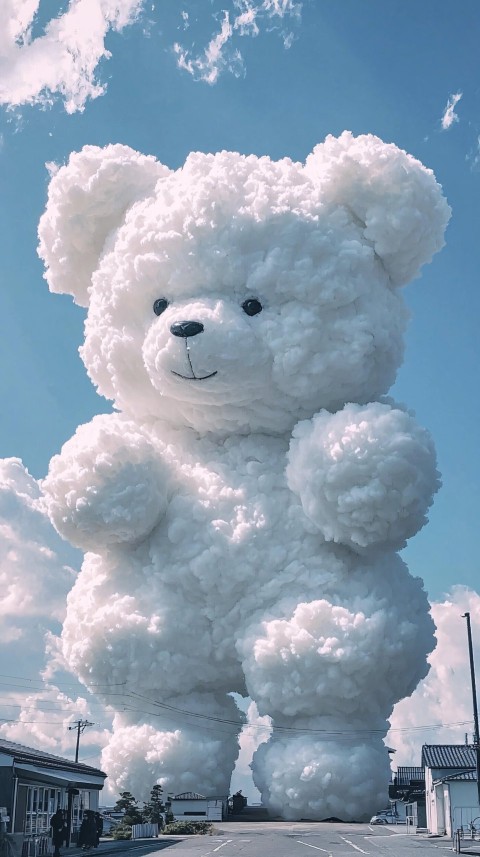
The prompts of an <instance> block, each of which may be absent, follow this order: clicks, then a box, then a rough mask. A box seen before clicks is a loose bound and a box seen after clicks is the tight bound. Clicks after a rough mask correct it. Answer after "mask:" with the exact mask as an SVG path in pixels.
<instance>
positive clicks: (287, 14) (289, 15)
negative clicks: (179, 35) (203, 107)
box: [173, 0, 302, 84]
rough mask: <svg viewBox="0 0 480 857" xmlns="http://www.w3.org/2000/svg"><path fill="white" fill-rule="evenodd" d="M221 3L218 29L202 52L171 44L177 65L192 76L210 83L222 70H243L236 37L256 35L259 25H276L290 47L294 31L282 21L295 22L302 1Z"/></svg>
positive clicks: (273, 26) (299, 13) (267, 0)
mask: <svg viewBox="0 0 480 857" xmlns="http://www.w3.org/2000/svg"><path fill="white" fill-rule="evenodd" d="M227 5H228V4H227ZM224 7H225V4H224V3H223V4H222V10H221V18H220V30H219V32H217V33H216V34H214V35H213V36H212V38H211V39H210V41H209V42H208V44H207V46H206V48H205V49H204V51H203V52H200V53H196V52H194V50H193V47H192V49H190V50H189V49H188V48H185V47H184V46H183V45H180V44H179V43H178V42H176V43H175V44H174V46H173V49H174V52H175V54H176V56H177V65H178V67H179V68H181V69H183V70H184V71H187V72H188V73H189V74H191V75H192V77H193V78H194V79H195V80H201V81H203V82H205V83H209V84H214V83H216V82H217V80H218V78H219V76H220V74H221V73H222V72H223V71H228V72H230V73H232V74H234V75H236V76H237V77H238V76H240V75H241V74H243V73H244V70H245V66H244V62H243V57H242V54H241V52H240V49H239V48H238V46H237V39H238V38H241V37H245V36H250V37H256V36H258V35H259V34H260V32H261V30H262V29H265V30H267V31H269V30H271V29H274V28H276V29H279V32H280V36H281V38H282V39H283V43H284V46H285V48H286V49H288V48H289V47H291V45H292V42H293V39H294V33H293V31H292V30H287V29H285V27H284V22H285V21H287V20H289V21H290V22H293V23H294V24H295V25H297V24H298V23H299V22H300V18H301V9H302V4H301V3H299V2H296V0H263V2H260V3H259V2H255V0H230V9H225V8H224ZM182 14H183V13H182ZM219 15H220V13H218V15H217V17H218V16H219Z"/></svg>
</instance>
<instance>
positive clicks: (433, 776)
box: [422, 744, 480, 836]
mask: <svg viewBox="0 0 480 857" xmlns="http://www.w3.org/2000/svg"><path fill="white" fill-rule="evenodd" d="M422 766H423V767H424V769H425V796H426V810H427V829H428V831H429V832H430V833H436V834H446V835H447V836H452V834H453V833H454V832H455V830H457V829H458V828H459V827H462V826H463V827H467V826H468V824H469V823H470V822H471V821H473V819H474V818H477V817H478V816H479V815H480V806H479V803H478V791H477V775H476V749H475V747H472V746H471V745H468V744H424V746H423V747H422Z"/></svg>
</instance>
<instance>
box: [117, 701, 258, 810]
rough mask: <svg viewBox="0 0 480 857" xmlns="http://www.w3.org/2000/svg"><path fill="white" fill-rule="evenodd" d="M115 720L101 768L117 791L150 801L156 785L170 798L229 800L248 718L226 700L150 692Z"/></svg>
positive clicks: (232, 702) (231, 702)
mask: <svg viewBox="0 0 480 857" xmlns="http://www.w3.org/2000/svg"><path fill="white" fill-rule="evenodd" d="M148 697H149V698H150V699H153V698H155V699H156V701H155V702H154V703H152V702H147V701H146V696H145V695H143V694H142V697H141V698H140V697H137V698H136V699H135V702H134V703H133V704H132V703H130V704H129V708H131V709H135V710H129V711H124V712H121V713H118V714H116V715H115V720H114V728H113V735H112V737H111V739H110V742H109V743H108V745H107V746H106V747H105V749H104V751H103V754H102V765H103V766H104V767H105V769H106V770H107V771H108V775H109V781H110V782H111V784H112V786H113V787H114V788H116V790H117V791H120V792H121V791H123V790H125V789H128V790H129V791H131V792H132V793H133V794H134V795H135V797H137V798H138V799H145V800H146V799H147V797H148V795H149V792H150V789H151V787H152V785H153V784H154V783H160V784H161V785H162V786H163V790H164V795H165V797H166V796H167V795H168V794H173V795H175V794H180V793H182V792H198V793H200V794H202V795H206V796H210V795H225V796H226V795H227V794H228V793H229V790H230V779H231V776H232V772H233V768H234V766H235V762H236V759H237V756H238V751H239V745H238V735H239V732H240V730H241V728H242V724H243V720H244V715H243V714H242V713H241V712H240V711H239V710H238V708H237V706H236V704H235V702H234V700H233V699H232V698H231V697H230V696H227V695H225V694H220V693H218V694H217V693H210V692H208V693H205V692H199V691H193V692H192V693H189V694H186V695H184V696H175V697H170V698H169V699H164V698H162V697H161V695H160V694H157V693H155V692H154V691H150V692H149V693H148Z"/></svg>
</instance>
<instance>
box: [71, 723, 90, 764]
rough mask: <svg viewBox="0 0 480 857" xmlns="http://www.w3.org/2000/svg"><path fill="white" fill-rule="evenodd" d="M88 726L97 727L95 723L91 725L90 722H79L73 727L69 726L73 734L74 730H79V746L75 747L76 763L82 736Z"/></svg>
mask: <svg viewBox="0 0 480 857" xmlns="http://www.w3.org/2000/svg"><path fill="white" fill-rule="evenodd" d="M87 726H95V724H94V723H90V722H89V721H88V720H77V721H76V722H75V723H73V724H72V725H71V726H68V727H67V728H68V731H69V732H71V731H72V729H76V730H77V746H76V747H75V761H76V762H78V748H79V747H80V735H81V733H82V732H84V731H85V729H86V728H87Z"/></svg>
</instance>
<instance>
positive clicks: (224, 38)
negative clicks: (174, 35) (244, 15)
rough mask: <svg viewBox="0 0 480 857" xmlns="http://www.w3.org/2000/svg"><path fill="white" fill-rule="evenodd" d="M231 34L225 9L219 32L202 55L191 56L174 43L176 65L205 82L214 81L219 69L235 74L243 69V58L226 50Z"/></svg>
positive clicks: (238, 53)
mask: <svg viewBox="0 0 480 857" xmlns="http://www.w3.org/2000/svg"><path fill="white" fill-rule="evenodd" d="M232 34H233V27H232V25H231V23H230V17H229V14H228V12H227V11H225V12H224V16H223V20H222V22H221V27H220V32H219V33H217V35H216V36H214V37H213V38H212V39H211V41H210V42H209V43H208V45H207V47H206V48H205V51H204V53H203V54H202V55H199V56H196V57H193V58H192V57H191V56H190V55H189V52H188V51H186V50H184V49H183V48H182V47H181V45H179V44H178V43H175V45H174V46H173V49H174V51H175V53H176V54H177V65H178V67H179V68H181V69H183V70H184V71H188V73H189V74H191V75H192V76H193V77H194V78H196V79H198V80H203V81H205V83H210V84H213V83H216V82H217V79H218V76H219V74H220V72H221V71H223V70H224V69H228V70H229V71H230V72H232V73H233V74H235V75H237V76H238V75H240V74H241V73H242V71H243V60H242V57H241V55H240V52H239V51H236V50H234V51H229V52H227V51H226V47H227V45H228V44H229V42H230V40H231V38H232Z"/></svg>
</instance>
